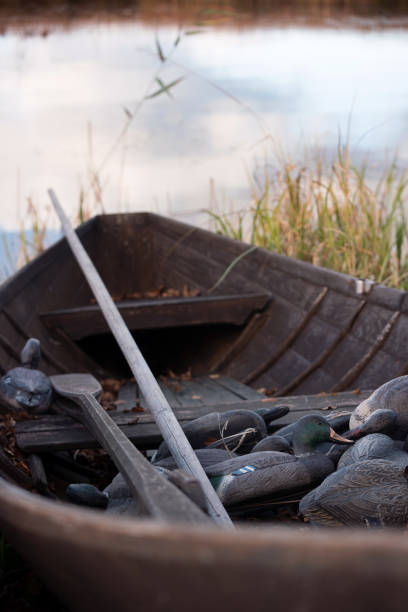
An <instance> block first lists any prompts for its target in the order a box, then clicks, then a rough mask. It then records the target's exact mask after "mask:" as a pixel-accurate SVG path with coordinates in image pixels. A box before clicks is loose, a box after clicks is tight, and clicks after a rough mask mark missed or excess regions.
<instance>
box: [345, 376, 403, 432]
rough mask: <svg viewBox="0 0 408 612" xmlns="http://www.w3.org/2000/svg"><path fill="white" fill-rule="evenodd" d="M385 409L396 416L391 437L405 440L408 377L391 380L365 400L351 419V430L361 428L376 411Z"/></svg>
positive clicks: (355, 410)
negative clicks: (391, 411)
mask: <svg viewBox="0 0 408 612" xmlns="http://www.w3.org/2000/svg"><path fill="white" fill-rule="evenodd" d="M384 408H385V409H388V410H393V411H394V412H395V414H396V423H395V428H394V431H393V432H392V434H391V437H392V438H394V439H395V440H405V438H406V437H407V435H408V376H399V377H398V378H393V379H392V380H389V381H388V382H386V383H384V384H383V385H381V387H379V388H378V389H376V390H375V391H374V392H373V393H372V394H371V395H370V397H368V398H367V399H365V400H363V401H362V402H361V403H360V404H359V405H358V406H357V408H355V409H354V411H353V413H352V415H351V417H350V429H353V428H355V427H359V426H360V425H361V424H362V423H364V422H365V421H366V419H367V418H368V417H369V416H370V415H371V414H372V413H373V412H374V411H375V410H379V409H384Z"/></svg>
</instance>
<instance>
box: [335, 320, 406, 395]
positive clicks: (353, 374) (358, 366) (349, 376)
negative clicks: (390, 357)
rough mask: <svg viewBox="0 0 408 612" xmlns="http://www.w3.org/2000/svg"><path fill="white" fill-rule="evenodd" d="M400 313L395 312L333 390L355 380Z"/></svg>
mask: <svg viewBox="0 0 408 612" xmlns="http://www.w3.org/2000/svg"><path fill="white" fill-rule="evenodd" d="M399 315H400V313H399V312H394V314H393V315H392V317H391V318H390V320H389V321H388V323H387V325H386V326H385V327H384V329H383V330H382V331H381V333H380V334H379V335H378V336H377V338H376V339H375V342H374V343H373V344H372V346H370V348H369V350H368V351H367V352H366V353H365V355H364V356H363V357H362V358H361V359H360V360H359V361H357V363H354V365H353V366H352V367H351V368H350V369H349V370H348V371H347V372H346V373H345V374H344V376H343V377H342V378H341V379H340V380H339V382H338V383H337V384H336V385H335V386H334V387H333V389H332V391H342V390H343V389H345V388H347V387H348V386H349V385H350V384H351V383H352V382H353V380H355V379H356V378H357V376H358V375H359V374H360V372H361V371H362V370H363V369H364V368H365V367H366V365H367V364H368V363H369V362H370V360H371V359H372V358H373V356H374V355H375V353H376V352H377V351H378V350H379V349H380V348H381V347H382V346H383V344H384V342H385V340H386V339H387V337H388V335H389V334H390V332H391V330H392V328H393V326H394V324H395V322H396V321H397V319H398V317H399Z"/></svg>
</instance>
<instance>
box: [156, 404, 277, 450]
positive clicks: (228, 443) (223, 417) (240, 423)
mask: <svg viewBox="0 0 408 612" xmlns="http://www.w3.org/2000/svg"><path fill="white" fill-rule="evenodd" d="M183 431H184V433H185V434H186V436H187V439H188V441H189V442H190V444H191V446H192V447H193V448H194V449H198V448H205V447H206V446H209V445H210V444H212V443H213V442H216V441H217V440H220V439H224V441H225V447H226V448H228V449H230V450H235V451H237V450H238V449H237V448H236V446H237V441H236V439H235V438H234V439H232V440H228V436H231V435H233V434H236V433H241V432H242V433H243V432H244V431H245V438H244V440H243V441H242V443H241V444H240V446H239V452H240V453H242V454H245V453H247V452H249V451H250V450H251V448H252V447H253V445H254V444H256V442H258V441H259V440H261V439H262V438H265V437H266V435H267V426H266V423H265V419H264V418H263V417H262V416H261V415H260V414H257V412H255V411H253V410H246V409H240V410H228V411H227V412H222V413H219V412H211V413H209V414H206V415H204V416H202V417H199V418H198V419H194V421H190V422H189V423H187V425H185V426H184V427H183ZM169 454H170V453H169V449H168V446H167V444H166V443H165V442H162V443H161V445H160V446H159V448H158V450H157V453H156V455H155V461H156V462H157V461H160V460H161V459H164V458H165V457H168V456H169Z"/></svg>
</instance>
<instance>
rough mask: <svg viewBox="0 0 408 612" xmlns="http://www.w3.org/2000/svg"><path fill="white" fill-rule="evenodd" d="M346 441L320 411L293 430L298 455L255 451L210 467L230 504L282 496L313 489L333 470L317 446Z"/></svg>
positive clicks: (215, 486)
mask: <svg viewBox="0 0 408 612" xmlns="http://www.w3.org/2000/svg"><path fill="white" fill-rule="evenodd" d="M330 439H331V440H335V441H337V442H339V443H343V444H352V441H350V440H346V439H345V438H342V437H341V436H339V435H338V434H336V432H335V431H334V430H333V429H332V428H331V427H330V424H329V423H328V422H327V421H326V419H324V418H323V417H322V416H320V415H307V416H304V417H302V418H301V419H299V420H298V421H297V423H296V427H295V428H294V431H293V449H294V453H295V455H289V454H288V453H282V452H275V451H262V452H254V453H250V454H248V455H243V456H239V457H235V458H233V459H228V460H227V461H223V462H222V463H218V464H215V465H213V466H211V467H208V468H206V470H205V471H206V473H207V475H208V476H209V478H210V480H211V482H212V484H213V486H214V488H215V489H216V491H217V493H218V495H219V497H220V499H221V501H222V502H223V503H224V504H225V505H226V506H229V505H232V504H238V503H241V502H243V501H246V500H249V499H254V498H257V497H265V496H272V497H275V496H279V497H281V496H282V495H283V494H290V493H292V492H294V491H298V490H304V489H310V488H311V487H313V486H315V485H316V484H317V483H319V482H321V481H322V480H323V479H324V478H325V477H326V476H327V475H328V474H330V473H331V472H332V471H333V470H334V468H335V466H334V463H333V462H332V461H331V459H329V457H327V456H326V455H324V454H321V453H317V452H316V446H317V445H318V444H320V443H321V442H325V441H326V440H330Z"/></svg>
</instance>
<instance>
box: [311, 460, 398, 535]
mask: <svg viewBox="0 0 408 612" xmlns="http://www.w3.org/2000/svg"><path fill="white" fill-rule="evenodd" d="M299 512H300V514H301V515H302V516H303V517H305V518H306V519H307V520H308V521H310V523H311V524H312V525H315V526H318V527H344V526H347V527H387V526H389V527H406V524H407V522H408V468H406V467H405V468H404V467H400V466H398V465H397V464H395V463H393V462H392V461H388V460H387V459H371V460H368V461H358V462H357V463H353V464H352V465H349V466H347V467H344V468H342V469H340V470H337V471H336V472H333V474H330V475H329V476H327V478H326V479H325V480H324V481H323V482H322V483H321V484H320V485H319V486H318V487H317V488H316V489H314V490H313V491H311V492H310V493H308V494H307V495H305V497H303V499H302V500H301V502H300V505H299Z"/></svg>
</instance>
